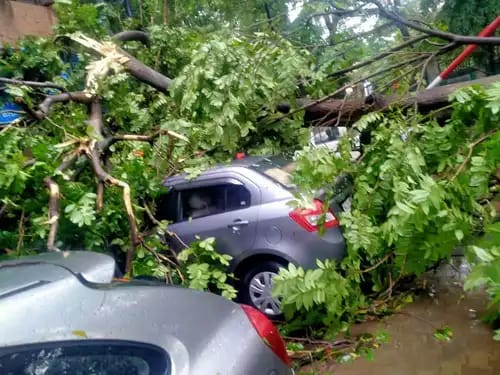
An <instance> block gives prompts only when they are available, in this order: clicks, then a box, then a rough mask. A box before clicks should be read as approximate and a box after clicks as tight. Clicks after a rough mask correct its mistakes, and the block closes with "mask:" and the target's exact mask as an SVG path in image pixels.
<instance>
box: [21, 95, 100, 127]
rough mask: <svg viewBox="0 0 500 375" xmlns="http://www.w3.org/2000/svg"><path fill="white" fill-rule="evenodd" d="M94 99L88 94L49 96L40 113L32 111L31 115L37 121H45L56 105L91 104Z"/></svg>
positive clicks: (42, 104)
mask: <svg viewBox="0 0 500 375" xmlns="http://www.w3.org/2000/svg"><path fill="white" fill-rule="evenodd" d="M92 100H94V98H93V97H92V96H91V95H89V94H88V93H86V92H83V91H77V92H67V93H64V94H59V95H51V96H47V97H46V98H45V99H44V100H43V102H42V103H41V104H40V105H39V106H38V108H39V110H38V111H31V112H30V114H31V115H32V116H35V119H37V120H43V119H44V118H45V117H46V116H47V115H48V114H49V112H50V107H52V106H53V105H54V104H56V103H67V102H77V103H85V104H88V103H91V102H92Z"/></svg>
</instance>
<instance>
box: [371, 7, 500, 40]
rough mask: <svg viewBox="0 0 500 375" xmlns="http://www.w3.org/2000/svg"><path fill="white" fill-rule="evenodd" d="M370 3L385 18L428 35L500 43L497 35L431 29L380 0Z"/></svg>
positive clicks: (445, 38) (447, 38)
mask: <svg viewBox="0 0 500 375" xmlns="http://www.w3.org/2000/svg"><path fill="white" fill-rule="evenodd" d="M369 2H370V3H372V4H374V5H376V6H377V7H378V9H379V11H380V15H381V16H382V17H384V18H388V19H390V20H393V21H395V22H397V23H399V24H403V25H405V26H407V27H409V28H410V29H413V30H417V31H420V32H422V33H425V34H427V35H431V36H435V37H438V38H441V39H444V40H448V41H450V42H455V43H457V44H492V45H500V38H496V37H474V36H465V35H458V34H453V33H448V32H445V31H441V30H437V29H431V28H428V27H424V26H421V25H419V24H418V23H415V22H411V21H408V20H405V19H404V18H402V17H400V16H398V15H397V14H395V13H394V12H391V11H388V10H387V9H385V8H384V6H383V5H382V4H381V3H380V2H379V1H378V0H369Z"/></svg>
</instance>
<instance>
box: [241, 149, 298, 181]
mask: <svg viewBox="0 0 500 375" xmlns="http://www.w3.org/2000/svg"><path fill="white" fill-rule="evenodd" d="M296 167H297V165H296V164H295V163H294V162H293V161H292V160H290V159H286V158H284V157H280V156H274V157H271V158H266V159H262V160H259V161H258V162H257V163H254V164H252V165H251V166H250V168H252V169H254V170H256V171H257V172H259V173H262V174H264V175H266V176H267V177H269V178H271V179H272V180H274V181H276V182H278V183H279V184H281V185H283V186H284V187H286V188H287V189H295V188H296V186H295V185H294V184H293V182H292V174H293V172H294V171H295V169H296Z"/></svg>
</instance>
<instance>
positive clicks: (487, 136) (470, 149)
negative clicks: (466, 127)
mask: <svg viewBox="0 0 500 375" xmlns="http://www.w3.org/2000/svg"><path fill="white" fill-rule="evenodd" d="M498 131H500V130H498V129H493V130H491V131H489V132H488V133H486V134H484V135H483V136H481V137H479V138H478V139H477V140H475V141H474V142H472V143H471V144H470V146H469V152H468V153H467V156H466V157H465V159H464V161H463V162H462V164H460V167H458V169H457V171H456V172H455V174H454V175H453V177H452V178H451V181H453V180H455V179H456V178H457V177H458V176H459V175H460V173H462V171H463V170H464V168H465V166H466V165H467V163H468V162H469V160H470V158H471V157H472V152H473V151H474V148H475V147H476V146H477V145H478V144H480V143H481V142H484V141H485V140H487V139H488V138H489V137H491V136H492V135H493V134H495V133H497V132H498Z"/></svg>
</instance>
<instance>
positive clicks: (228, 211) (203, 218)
mask: <svg viewBox="0 0 500 375" xmlns="http://www.w3.org/2000/svg"><path fill="white" fill-rule="evenodd" d="M175 190H177V194H178V196H177V202H178V203H177V204H178V217H177V222H176V223H175V224H171V225H170V226H169V229H170V230H171V231H173V232H175V233H176V234H177V235H178V236H179V237H180V238H181V239H182V241H184V242H185V243H190V242H192V241H194V240H196V236H199V237H200V238H201V239H204V238H207V237H215V239H216V249H217V251H219V252H221V253H226V254H230V255H232V256H236V255H238V254H239V253H241V252H243V251H246V250H250V249H252V248H253V245H254V243H255V236H256V232H257V221H258V209H259V203H260V192H259V190H258V188H257V187H256V186H255V185H254V184H253V183H251V182H250V181H248V180H246V179H244V178H233V177H231V178H214V179H207V180H204V181H200V182H197V183H196V184H189V185H187V186H181V187H176V189H175Z"/></svg>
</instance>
